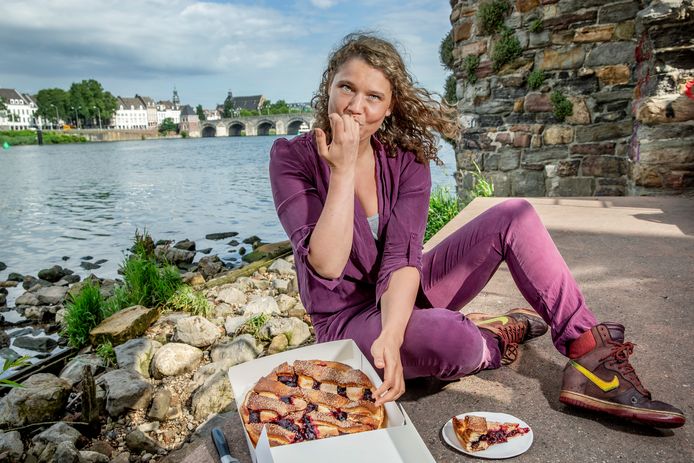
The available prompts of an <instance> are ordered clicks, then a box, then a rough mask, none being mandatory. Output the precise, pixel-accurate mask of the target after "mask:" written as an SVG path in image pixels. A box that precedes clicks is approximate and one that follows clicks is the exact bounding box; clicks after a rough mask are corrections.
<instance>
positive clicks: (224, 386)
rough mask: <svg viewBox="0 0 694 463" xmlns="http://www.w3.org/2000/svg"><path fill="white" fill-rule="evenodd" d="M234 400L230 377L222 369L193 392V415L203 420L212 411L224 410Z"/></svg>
mask: <svg viewBox="0 0 694 463" xmlns="http://www.w3.org/2000/svg"><path fill="white" fill-rule="evenodd" d="M233 400H234V394H233V393H232V391H231V384H230V383H229V377H228V375H227V374H226V372H225V371H220V372H218V373H215V374H214V375H212V376H211V377H209V378H208V379H207V380H206V381H205V384H203V385H202V386H201V387H200V388H198V390H196V391H195V393H194V394H193V399H192V407H193V416H194V417H195V419H197V420H203V419H205V418H206V417H207V416H208V415H209V414H210V413H219V412H221V411H223V410H224V409H225V408H227V407H228V406H229V405H230V404H231V403H232V401H233Z"/></svg>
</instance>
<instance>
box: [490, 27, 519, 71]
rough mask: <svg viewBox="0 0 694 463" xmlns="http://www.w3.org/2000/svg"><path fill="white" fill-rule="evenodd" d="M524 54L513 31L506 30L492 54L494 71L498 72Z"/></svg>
mask: <svg viewBox="0 0 694 463" xmlns="http://www.w3.org/2000/svg"><path fill="white" fill-rule="evenodd" d="M522 52H523V47H521V44H520V42H519V41H518V37H516V36H515V34H514V33H513V31H512V30H511V29H504V31H503V32H502V33H501V37H500V38H499V40H498V41H497V42H496V43H495V44H494V51H493V52H492V61H493V62H494V70H495V71H498V70H499V69H501V66H503V65H504V64H506V63H510V62H511V61H513V60H514V59H516V58H518V57H519V56H520V55H521V53H522Z"/></svg>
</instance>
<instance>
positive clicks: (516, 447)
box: [441, 412, 533, 458]
mask: <svg viewBox="0 0 694 463" xmlns="http://www.w3.org/2000/svg"><path fill="white" fill-rule="evenodd" d="M466 415H475V416H482V417H484V418H486V419H487V420H489V421H498V422H501V423H505V422H508V423H518V424H519V425H520V426H521V427H522V428H528V429H530V426H528V423H526V422H525V421H523V420H521V419H518V418H516V417H515V416H513V415H509V414H508V413H494V412H469V413H462V414H460V415H458V416H456V418H458V419H459V420H462V419H464V418H465V416H466ZM441 434H442V435H443V440H445V441H446V443H447V444H448V445H450V446H451V447H454V448H455V449H456V450H460V451H461V452H463V453H467V454H468V455H472V456H473V457H480V458H511V457H515V456H517V455H520V454H521V453H524V452H526V451H527V450H528V449H529V448H530V446H531V445H532V444H533V430H532V429H530V431H529V432H528V433H527V434H523V435H522V436H519V437H514V438H512V439H509V440H508V442H504V443H503V444H495V445H492V446H490V447H489V448H488V449H487V450H481V451H479V452H468V451H467V450H465V448H464V447H463V446H462V445H460V441H458V438H457V437H456V435H455V431H454V430H453V418H451V419H450V420H448V422H447V423H446V424H445V425H444V426H443V429H442V430H441Z"/></svg>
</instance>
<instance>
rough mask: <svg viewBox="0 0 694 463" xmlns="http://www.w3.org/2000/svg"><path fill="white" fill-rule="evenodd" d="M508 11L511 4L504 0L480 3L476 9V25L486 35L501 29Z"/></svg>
mask: <svg viewBox="0 0 694 463" xmlns="http://www.w3.org/2000/svg"><path fill="white" fill-rule="evenodd" d="M509 11H511V5H510V4H509V3H508V1H506V0H491V1H489V2H485V3H483V4H481V5H480V7H479V9H478V10H477V27H478V28H479V30H480V32H481V33H482V34H483V35H487V34H494V33H495V32H498V31H499V30H501V28H502V27H503V25H504V18H505V17H506V15H507V14H508V12H509Z"/></svg>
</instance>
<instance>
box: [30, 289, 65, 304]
mask: <svg viewBox="0 0 694 463" xmlns="http://www.w3.org/2000/svg"><path fill="white" fill-rule="evenodd" d="M66 294H67V288H66V287H64V286H47V287H45V288H41V289H39V290H38V291H37V292H36V297H38V299H39V303H40V304H46V305H54V304H60V303H62V302H63V299H65V295H66Z"/></svg>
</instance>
